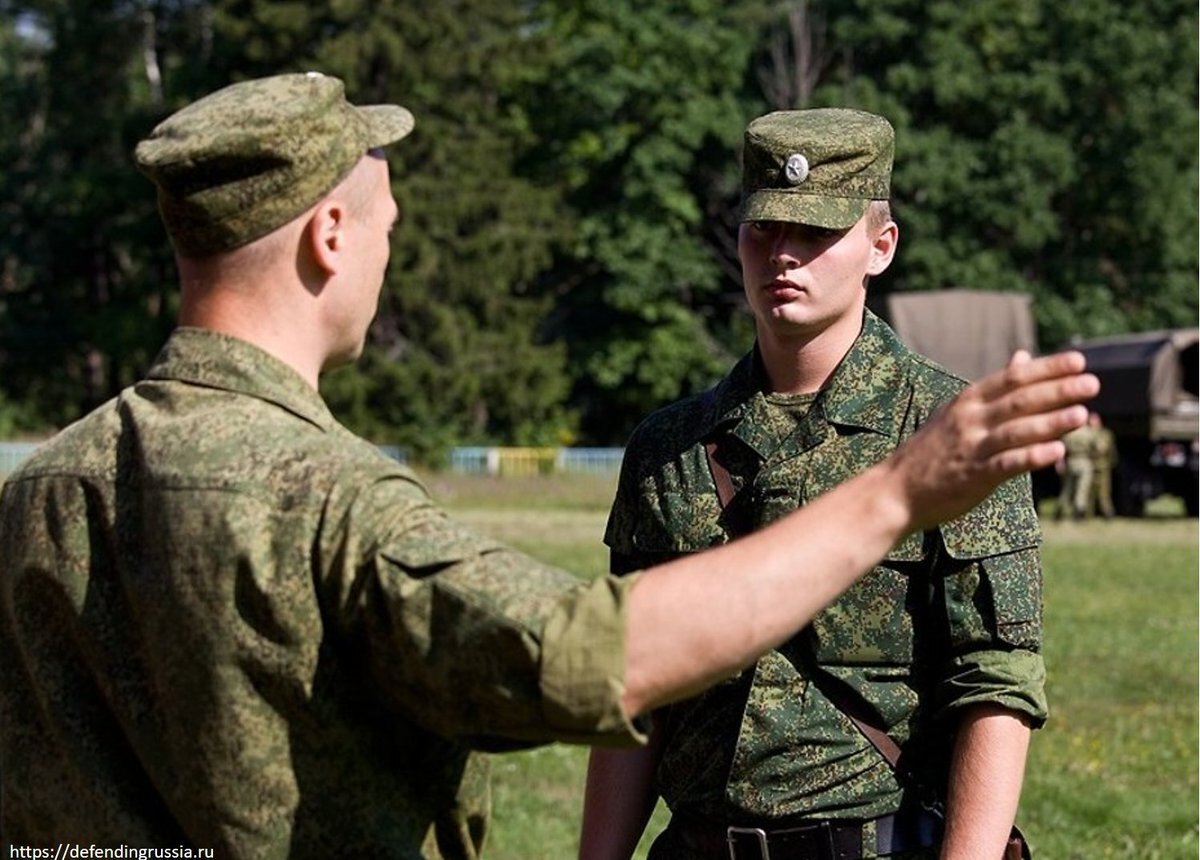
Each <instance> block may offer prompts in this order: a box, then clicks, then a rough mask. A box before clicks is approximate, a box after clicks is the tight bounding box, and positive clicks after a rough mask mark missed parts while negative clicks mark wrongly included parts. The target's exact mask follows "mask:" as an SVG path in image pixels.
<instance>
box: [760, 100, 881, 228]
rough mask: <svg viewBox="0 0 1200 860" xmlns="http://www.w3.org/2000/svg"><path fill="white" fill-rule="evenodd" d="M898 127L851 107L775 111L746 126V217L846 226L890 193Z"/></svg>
mask: <svg viewBox="0 0 1200 860" xmlns="http://www.w3.org/2000/svg"><path fill="white" fill-rule="evenodd" d="M895 139H896V136H895V132H893V131H892V126H891V123H889V122H888V121H887V120H886V119H884V118H883V117H880V116H876V115H875V114H870V113H865V112H863V111H858V110H848V109H844V108H820V109H816V110H794V111H776V112H775V113H769V114H767V115H766V116H761V117H759V118H758V119H756V120H754V121H753V122H752V123H750V125H749V126H747V127H746V146H745V149H744V151H743V156H742V212H741V219H742V221H791V222H793V223H797V224H809V225H811V226H814V227H827V228H830V229H834V230H843V229H845V228H847V227H852V226H853V225H854V224H855V223H857V222H858V219H859V218H861V217H862V216H863V213H864V212H866V211H867V203H868V202H869V201H871V200H886V199H888V197H889V196H890V184H891V175H892V156H893V153H894V150H895Z"/></svg>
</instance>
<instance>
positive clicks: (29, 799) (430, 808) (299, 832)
mask: <svg viewBox="0 0 1200 860" xmlns="http://www.w3.org/2000/svg"><path fill="white" fill-rule="evenodd" d="M0 545H2V546H3V547H4V556H3V559H2V570H0V653H3V654H4V660H5V666H4V672H3V674H2V675H0V726H3V731H2V732H0V788H2V791H3V811H2V820H0V830H2V831H3V833H4V837H5V839H6V840H10V841H11V842H13V843H15V844H26V845H47V844H54V843H56V842H60V841H62V842H71V841H74V842H78V843H82V844H85V845H87V844H97V845H113V844H121V843H124V844H127V845H135V846H141V847H150V846H177V845H179V844H181V843H182V844H192V845H195V846H198V847H206V848H215V849H216V851H217V856H218V857H226V858H231V857H232V858H239V857H244V858H272V857H280V858H281V857H320V858H327V857H373V858H388V857H391V858H405V860H413V858H420V857H431V858H437V857H443V858H447V860H459V859H460V858H474V857H477V856H478V854H479V849H480V846H481V844H482V843H483V840H484V835H485V833H486V827H487V816H488V795H487V786H488V781H487V773H486V763H485V761H484V760H483V759H481V758H479V757H478V756H476V755H474V754H472V752H471V750H472V749H474V748H482V749H502V748H511V747H515V746H520V745H525V744H532V743H538V742H543V741H549V740H552V739H565V740H574V741H582V742H598V741H613V742H618V741H621V740H629V739H630V738H632V737H633V736H634V735H635V729H634V728H633V727H632V726H631V725H629V724H628V723H627V721H626V720H625V718H624V716H623V715H622V712H621V709H620V706H619V696H620V692H621V687H622V678H623V672H624V644H623V642H624V640H623V637H624V624H625V609H624V607H625V598H626V594H627V591H628V586H627V585H626V584H625V583H624V582H623V581H621V580H617V579H614V578H611V577H609V578H602V579H600V580H598V581H596V582H594V583H592V584H589V585H582V584H580V583H579V581H578V580H577V579H575V577H573V576H571V575H570V574H568V573H565V572H562V571H559V570H557V569H554V568H551V567H548V566H546V565H543V564H540V563H539V562H537V561H534V560H533V559H530V558H528V557H526V556H523V555H521V554H519V553H517V552H514V551H513V550H510V549H507V548H505V547H503V546H501V545H500V544H498V543H496V542H495V541H492V540H489V539H487V538H484V537H480V536H478V535H475V534H472V533H471V532H469V531H467V530H465V529H462V528H460V527H458V526H456V525H455V524H454V523H453V522H451V521H450V520H448V519H447V518H446V517H445V515H444V514H443V513H442V512H441V511H440V510H439V509H438V508H437V507H436V506H435V505H434V504H433V503H432V502H431V501H430V499H429V497H428V496H427V495H426V492H425V490H424V489H423V488H422V486H421V485H420V484H419V483H418V482H417V480H416V478H415V477H414V476H413V474H412V473H411V472H410V471H409V470H408V469H407V468H405V467H404V466H401V465H399V464H397V463H395V462H393V461H391V460H389V459H387V458H386V457H384V456H383V455H381V454H380V453H379V452H378V451H377V450H376V449H375V448H374V446H372V445H370V444H368V443H366V442H364V441H363V440H361V439H358V438H357V437H355V436H354V435H352V434H351V433H350V432H349V431H348V430H346V429H344V428H343V427H341V426H340V425H339V424H337V423H336V421H335V420H334V419H333V417H332V416H331V415H330V413H329V411H328V410H327V409H326V407H325V405H324V403H323V402H322V401H321V399H320V397H319V396H318V394H317V393H316V392H315V391H314V390H312V388H311V387H309V386H308V385H307V383H305V382H304V380H303V379H302V378H301V377H300V376H299V375H298V374H296V373H295V372H294V371H293V370H292V369H290V368H289V367H288V366H287V365H285V364H283V363H282V362H280V361H278V360H277V359H275V358H273V357H272V356H270V355H268V354H266V353H264V352H262V351H260V350H259V349H257V348H256V347H253V346H251V345H250V344H248V343H245V342H243V341H239V340H237V339H235V338H231V337H228V336H225V335H221V334H217V333H213V332H207V331H202V330H199V329H186V328H185V329H180V330H178V331H176V332H175V334H173V335H172V337H171V338H170V340H169V341H168V343H167V344H166V346H165V347H164V349H163V352H162V353H161V355H160V356H159V358H158V360H157V362H156V363H155V365H154V367H153V368H152V369H151V371H150V372H149V375H148V377H147V378H146V379H145V380H143V381H142V382H140V383H138V384H136V385H134V386H133V387H132V388H129V389H127V390H126V391H124V392H123V393H122V394H121V395H119V396H118V397H117V398H116V399H114V400H113V401H111V402H109V403H108V404H106V405H105V406H103V407H101V408H100V409H98V410H97V411H96V412H94V413H92V414H91V415H89V416H88V417H86V418H84V419H83V420H81V421H79V422H77V423H76V424H74V425H72V426H71V427H69V428H68V429H66V430H65V431H63V432H62V433H61V434H59V435H58V436H57V437H56V438H55V439H53V440H51V441H50V442H48V443H46V444H45V445H44V446H42V447H41V448H40V449H39V450H38V451H37V452H36V453H35V455H34V456H33V457H32V458H30V459H29V460H28V461H27V462H26V463H25V464H24V466H23V467H22V468H21V469H20V470H19V471H18V472H17V473H15V474H14V475H13V476H12V477H11V478H10V479H9V480H8V481H7V482H6V483H5V485H4V488H3V494H2V495H0Z"/></svg>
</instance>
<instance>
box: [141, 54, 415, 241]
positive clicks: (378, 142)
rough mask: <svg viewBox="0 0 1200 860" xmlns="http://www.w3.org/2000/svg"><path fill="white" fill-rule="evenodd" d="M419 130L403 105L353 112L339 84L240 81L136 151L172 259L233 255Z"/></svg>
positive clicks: (313, 79) (309, 76) (296, 77)
mask: <svg viewBox="0 0 1200 860" xmlns="http://www.w3.org/2000/svg"><path fill="white" fill-rule="evenodd" d="M412 128H413V116H412V114H411V113H409V111H408V110H406V109H405V108H402V107H400V106H399V105H371V106H368V107H356V106H355V105H352V104H350V103H349V102H348V101H346V96H345V88H344V86H343V84H342V82H341V81H340V80H338V79H337V78H334V77H329V76H327V75H323V74H320V73H319V72H308V73H305V74H290V75H277V76H275V77H269V78H259V79H257V80H251V81H244V82H242V83H237V84H233V85H231V86H228V87H225V88H224V89H221V90H217V91H216V92H214V93H212V94H210V95H207V96H205V97H204V98H202V99H200V100H199V101H196V102H193V103H192V104H190V105H188V106H187V107H185V108H183V109H182V110H180V111H178V112H176V113H174V114H172V115H171V116H170V117H168V118H167V119H165V120H164V121H163V122H161V123H160V124H159V125H158V126H157V127H156V128H155V129H154V131H152V132H151V133H150V136H149V137H147V138H146V139H145V140H143V141H142V142H141V143H139V144H138V145H137V150H136V152H135V157H136V159H137V164H138V168H139V169H140V170H141V171H142V172H143V173H145V174H146V175H147V176H149V177H150V179H152V180H153V181H154V184H155V185H157V186H158V208H159V212H160V213H161V214H162V218H163V221H164V223H165V224H166V226H167V233H168V234H169V235H170V237H171V242H172V243H173V244H174V246H175V250H176V251H177V252H179V253H180V254H182V255H184V256H187V257H203V256H207V255H209V254H215V253H219V252H221V251H229V250H232V249H234V248H237V247H240V246H242V245H245V244H247V243H248V242H252V241H254V240H255V239H258V238H260V237H262V236H265V235H267V234H268V233H270V232H272V231H274V230H276V229H278V228H279V227H282V226H283V225H284V224H286V223H288V222H289V221H291V220H292V219H293V218H296V217H297V216H299V215H300V214H302V213H303V212H304V211H305V210H306V209H308V208H309V207H310V206H312V205H314V204H315V203H317V202H318V201H320V200H321V198H323V197H324V196H325V195H326V194H328V193H329V192H330V191H332V190H333V188H334V187H335V186H336V185H337V184H338V182H340V181H341V180H342V179H344V178H345V177H346V175H347V174H349V173H350V171H351V170H352V169H353V168H354V165H355V164H357V163H358V161H359V159H361V158H362V157H363V156H364V155H365V154H366V152H367V150H369V149H374V148H376V147H381V146H385V145H387V144H389V143H394V142H395V141H397V140H400V139H401V138H402V137H404V136H405V135H407V134H408V133H409V132H410V131H412Z"/></svg>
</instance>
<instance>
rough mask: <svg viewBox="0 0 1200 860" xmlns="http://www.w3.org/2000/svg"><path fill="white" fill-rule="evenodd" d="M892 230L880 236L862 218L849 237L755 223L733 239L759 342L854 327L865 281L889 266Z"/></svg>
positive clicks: (885, 229)
mask: <svg viewBox="0 0 1200 860" xmlns="http://www.w3.org/2000/svg"><path fill="white" fill-rule="evenodd" d="M896 237H897V232H896V225H895V224H893V223H892V222H890V221H889V222H888V223H887V224H886V225H885V226H884V227H883V228H881V229H880V230H878V231H871V230H869V229H868V226H867V218H866V216H864V217H862V218H860V219H859V220H858V223H857V224H855V225H854V226H853V227H851V228H849V229H848V230H826V229H822V228H819V227H809V226H807V225H803V224H792V223H787V222H783V221H755V222H750V223H747V224H743V225H742V226H741V229H740V230H739V231H738V257H739V258H740V259H741V263H742V286H743V288H744V289H745V291H746V300H747V301H748V302H749V304H750V310H751V311H752V312H753V314H754V318H755V321H756V324H757V326H758V329H759V334H760V337H761V336H764V335H766V334H768V333H775V334H777V335H780V336H785V337H806V338H807V337H812V336H815V335H817V334H819V333H821V332H822V331H824V330H826V329H828V328H829V327H830V326H833V325H836V324H837V323H839V322H847V323H854V324H857V320H858V318H859V317H861V315H862V308H863V304H864V302H865V301H866V281H867V278H868V277H869V276H871V275H877V274H879V273H880V272H882V271H883V270H884V269H886V268H887V266H888V264H889V263H890V262H891V259H892V255H893V253H894V251H895V245H896Z"/></svg>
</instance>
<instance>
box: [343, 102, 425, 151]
mask: <svg viewBox="0 0 1200 860" xmlns="http://www.w3.org/2000/svg"><path fill="white" fill-rule="evenodd" d="M356 109H357V110H358V112H359V114H360V115H361V116H362V118H363V119H364V120H366V122H367V129H368V132H367V146H368V147H369V148H370V149H375V148H376V147H380V146H387V145H388V144H389V143H395V142H396V141H398V140H402V139H403V138H405V137H408V135H409V132H411V131H412V130H413V125H414V124H415V121H414V120H413V115H412V112H411V111H409V110H408V108H402V107H400V105H366V106H365V107H358V108H356Z"/></svg>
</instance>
